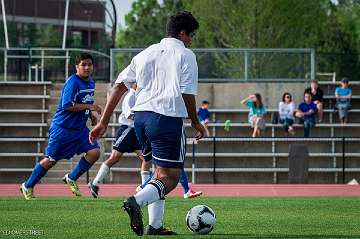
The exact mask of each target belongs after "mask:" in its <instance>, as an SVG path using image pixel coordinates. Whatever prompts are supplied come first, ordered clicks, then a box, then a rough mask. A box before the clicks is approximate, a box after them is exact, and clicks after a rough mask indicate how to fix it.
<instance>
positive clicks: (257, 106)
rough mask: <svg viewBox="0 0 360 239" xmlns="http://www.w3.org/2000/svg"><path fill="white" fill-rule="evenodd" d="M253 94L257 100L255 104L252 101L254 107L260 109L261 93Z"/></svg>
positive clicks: (261, 104) (261, 105)
mask: <svg viewBox="0 0 360 239" xmlns="http://www.w3.org/2000/svg"><path fill="white" fill-rule="evenodd" d="M254 95H255V98H256V101H257V102H258V104H256V102H254V107H255V108H258V109H261V108H262V107H263V103H262V100H261V95H260V94H259V93H255V94H254Z"/></svg>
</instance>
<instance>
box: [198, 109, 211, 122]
mask: <svg viewBox="0 0 360 239" xmlns="http://www.w3.org/2000/svg"><path fill="white" fill-rule="evenodd" d="M197 115H198V118H199V119H200V121H205V120H208V119H209V118H210V113H209V110H208V109H203V108H201V107H200V108H199V111H198V113H197Z"/></svg>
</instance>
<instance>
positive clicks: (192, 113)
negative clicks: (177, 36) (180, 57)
mask: <svg viewBox="0 0 360 239" xmlns="http://www.w3.org/2000/svg"><path fill="white" fill-rule="evenodd" d="M197 81H198V67H197V62H196V56H195V54H194V53H193V52H191V51H188V52H187V54H186V55H185V60H184V62H183V64H182V67H181V79H180V90H181V94H182V97H183V100H184V102H185V106H186V110H187V113H188V116H189V118H190V120H191V125H192V127H194V129H195V130H196V133H195V138H196V140H199V139H201V138H202V137H203V135H204V133H205V129H204V126H203V125H202V124H201V123H200V122H199V120H198V118H197V113H196V101H195V95H196V92H197Z"/></svg>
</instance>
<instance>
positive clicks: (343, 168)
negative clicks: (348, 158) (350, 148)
mask: <svg viewBox="0 0 360 239" xmlns="http://www.w3.org/2000/svg"><path fill="white" fill-rule="evenodd" d="M342 182H343V184H345V137H342Z"/></svg>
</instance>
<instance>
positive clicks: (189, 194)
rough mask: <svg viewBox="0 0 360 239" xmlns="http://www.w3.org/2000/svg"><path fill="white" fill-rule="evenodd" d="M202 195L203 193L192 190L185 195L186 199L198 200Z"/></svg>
mask: <svg viewBox="0 0 360 239" xmlns="http://www.w3.org/2000/svg"><path fill="white" fill-rule="evenodd" d="M201 195H202V192H201V191H199V192H196V191H194V190H192V189H189V191H187V193H185V194H184V198H196V197H199V196H201Z"/></svg>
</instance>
